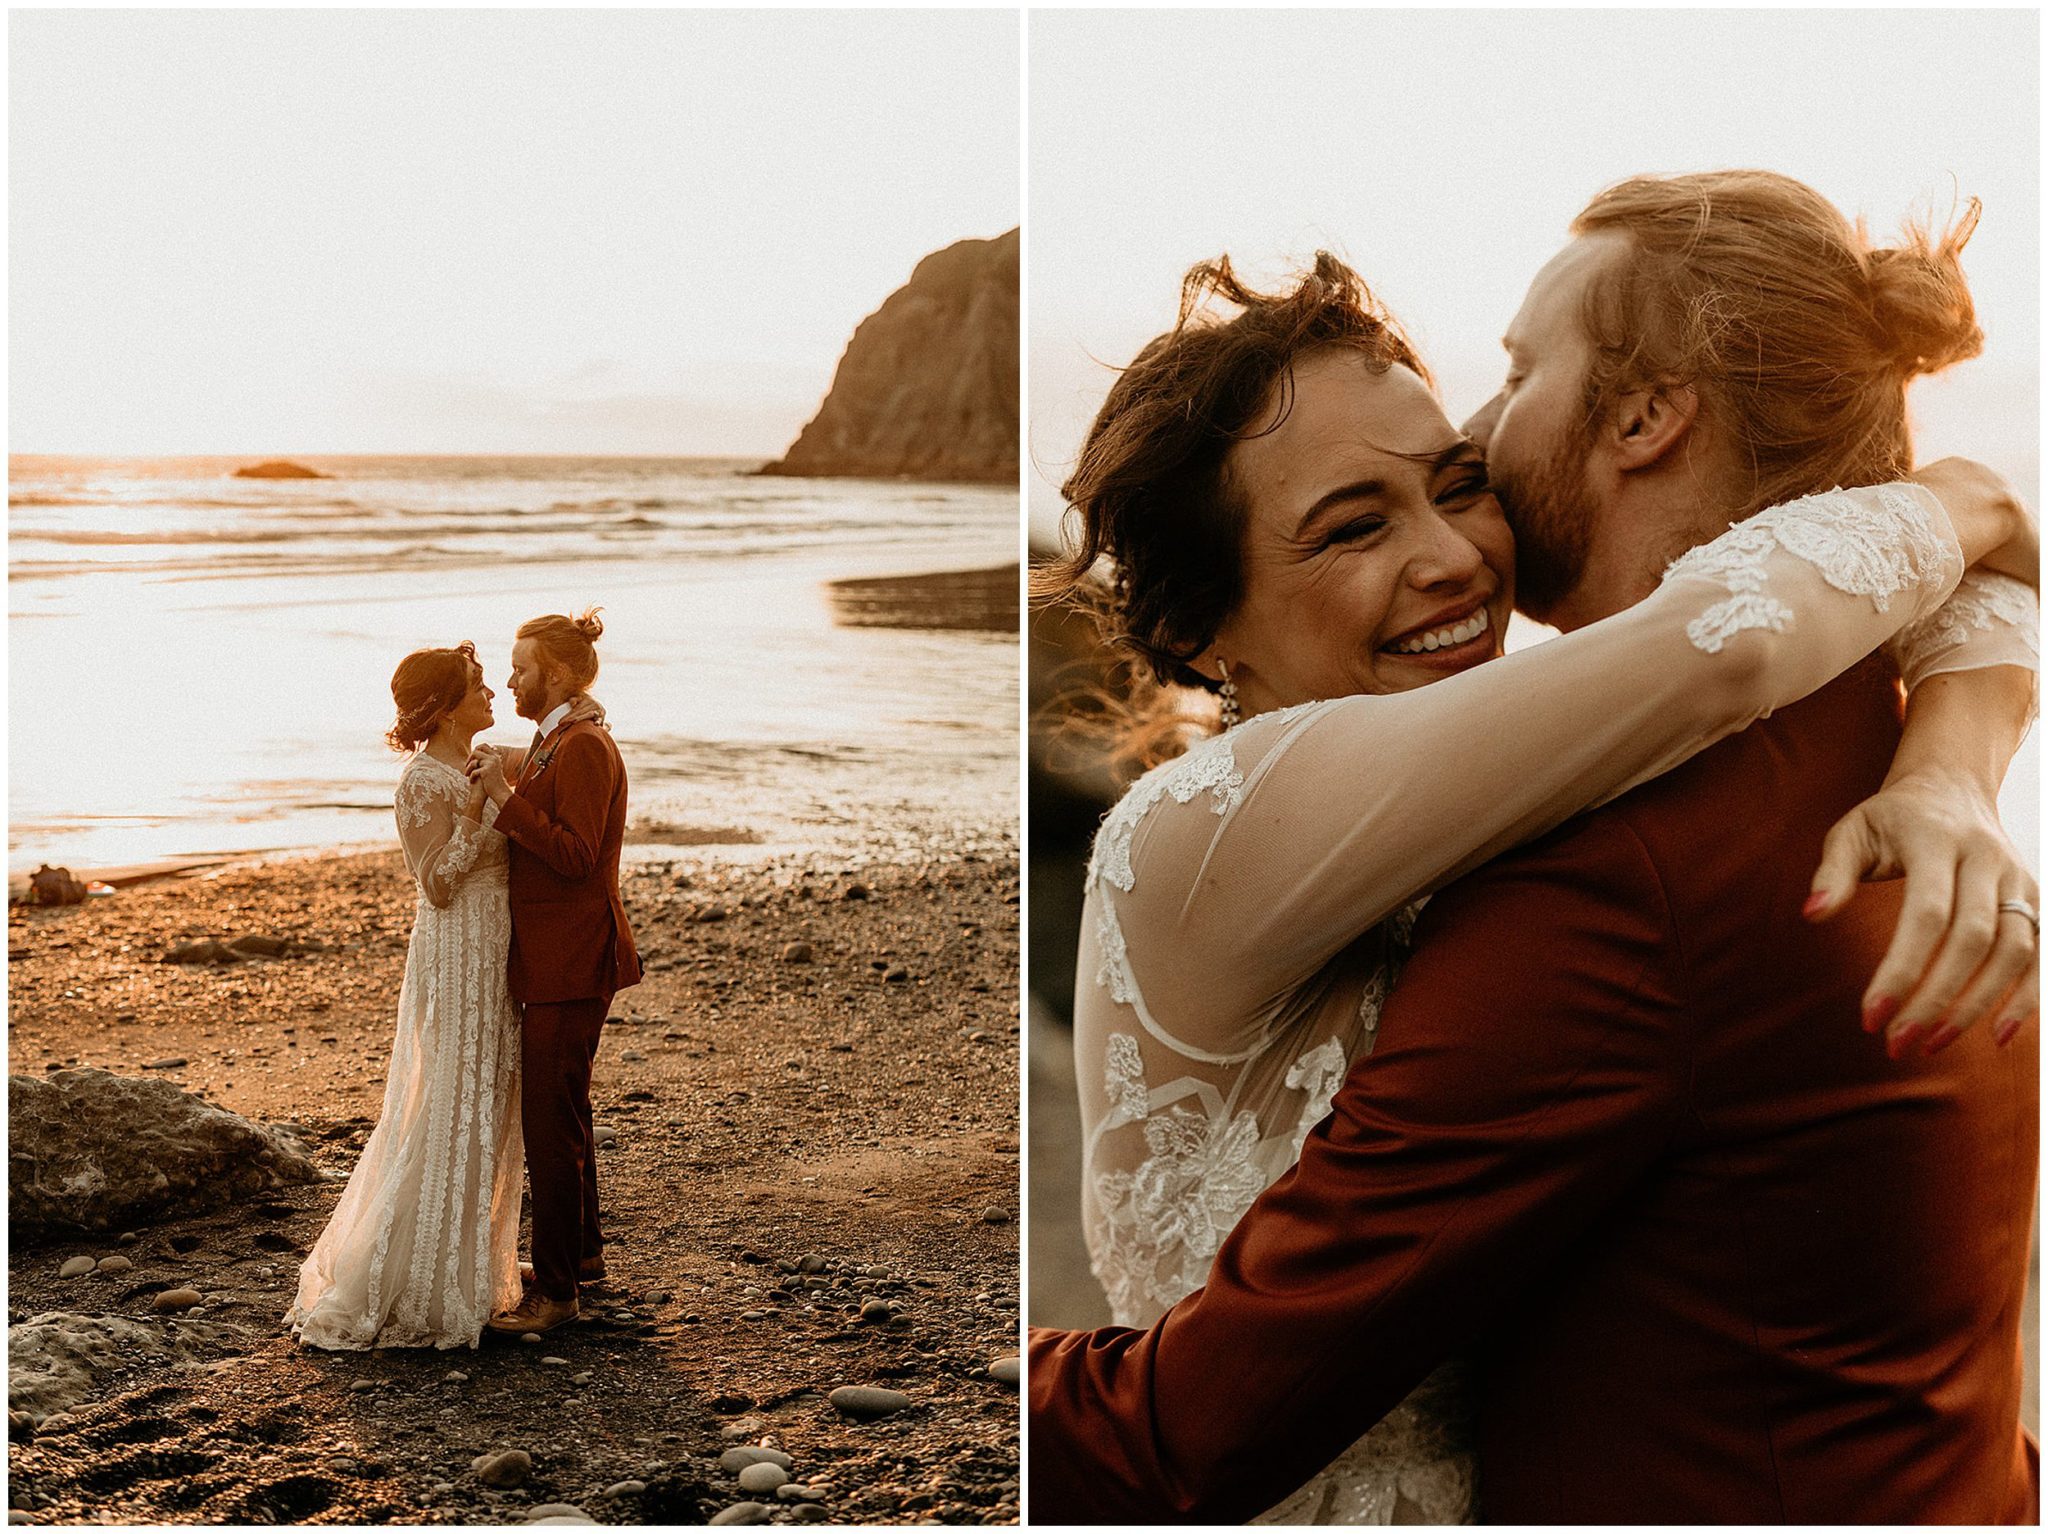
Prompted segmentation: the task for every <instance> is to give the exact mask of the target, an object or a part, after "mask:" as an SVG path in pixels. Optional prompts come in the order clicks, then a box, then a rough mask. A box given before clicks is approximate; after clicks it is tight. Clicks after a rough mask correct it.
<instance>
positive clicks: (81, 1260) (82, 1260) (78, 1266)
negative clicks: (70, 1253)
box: [57, 1257, 99, 1278]
mask: <svg viewBox="0 0 2048 1534" xmlns="http://www.w3.org/2000/svg"><path fill="white" fill-rule="evenodd" d="M98 1266H99V1264H98V1263H96V1262H94V1261H93V1260H92V1259H91V1258H90V1257H66V1258H65V1259H64V1266H63V1267H61V1268H59V1269H58V1270H57V1276H58V1277H59V1278H79V1277H82V1276H83V1275H85V1274H87V1273H90V1272H91V1271H92V1270H93V1269H94V1268H96V1267H98Z"/></svg>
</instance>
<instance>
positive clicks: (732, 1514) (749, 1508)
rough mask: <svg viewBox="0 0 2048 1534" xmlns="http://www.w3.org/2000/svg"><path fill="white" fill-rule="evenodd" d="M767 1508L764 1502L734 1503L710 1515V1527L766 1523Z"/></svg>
mask: <svg viewBox="0 0 2048 1534" xmlns="http://www.w3.org/2000/svg"><path fill="white" fill-rule="evenodd" d="M768 1514H769V1508H768V1505H767V1504H766V1503H764V1502H735V1503H733V1505H732V1506H731V1507H727V1508H721V1509H720V1510H719V1511H717V1512H715V1513H713V1514H712V1515H711V1525H712V1527H714V1528H716V1527H717V1526H719V1525H720V1524H734V1523H766V1522H767V1521H768Z"/></svg>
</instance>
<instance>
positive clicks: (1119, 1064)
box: [1102, 1033, 1150, 1129]
mask: <svg viewBox="0 0 2048 1534" xmlns="http://www.w3.org/2000/svg"><path fill="white" fill-rule="evenodd" d="M1102 1086H1103V1091H1104V1093H1105V1094H1106V1095H1107V1096H1108V1098H1109V1105H1110V1106H1109V1117H1108V1118H1106V1119H1104V1120H1103V1125H1104V1127H1105V1128H1108V1129H1114V1128H1116V1127H1118V1126H1119V1125H1122V1124H1135V1123H1137V1122H1138V1120H1140V1119H1142V1118H1143V1117H1144V1116H1145V1110H1146V1109H1147V1108H1148V1107H1149V1106H1150V1094H1148V1093H1147V1092H1146V1090H1145V1059H1144V1056H1142V1055H1141V1054H1139V1053H1138V1041H1137V1040H1136V1039H1134V1038H1132V1037H1131V1036H1130V1035H1129V1034H1128V1033H1112V1034H1111V1035H1110V1036H1109V1048H1108V1049H1107V1050H1105V1051H1104V1052H1103V1060H1102Z"/></svg>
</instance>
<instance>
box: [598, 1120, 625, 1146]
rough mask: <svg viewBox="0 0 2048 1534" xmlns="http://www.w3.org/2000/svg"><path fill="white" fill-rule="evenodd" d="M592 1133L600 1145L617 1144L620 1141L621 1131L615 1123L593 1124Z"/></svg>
mask: <svg viewBox="0 0 2048 1534" xmlns="http://www.w3.org/2000/svg"><path fill="white" fill-rule="evenodd" d="M591 1133H592V1135H593V1136H595V1137H596V1140H597V1143H598V1144H599V1145H600V1146H605V1145H617V1144H618V1143H619V1131H618V1129H617V1127H616V1126H614V1125H611V1124H593V1125H592V1126H591Z"/></svg>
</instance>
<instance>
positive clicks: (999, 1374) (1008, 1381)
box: [988, 1353, 1024, 1385]
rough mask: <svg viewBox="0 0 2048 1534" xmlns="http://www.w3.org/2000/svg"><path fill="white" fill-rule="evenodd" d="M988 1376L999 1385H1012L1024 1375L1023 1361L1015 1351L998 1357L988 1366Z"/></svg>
mask: <svg viewBox="0 0 2048 1534" xmlns="http://www.w3.org/2000/svg"><path fill="white" fill-rule="evenodd" d="M988 1377H989V1378H990V1379H992V1380H994V1381H996V1383H997V1384H1000V1385H1014V1384H1016V1383H1017V1382H1018V1381H1019V1380H1021V1379H1022V1378H1023V1377H1024V1365H1023V1361H1022V1360H1021V1359H1019V1358H1018V1357H1017V1355H1016V1354H1015V1353H1012V1354H1010V1355H1009V1356H1008V1357H1007V1358H998V1359H996V1360H995V1361H994V1362H993V1363H991V1364H990V1365H989V1366H988Z"/></svg>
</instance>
